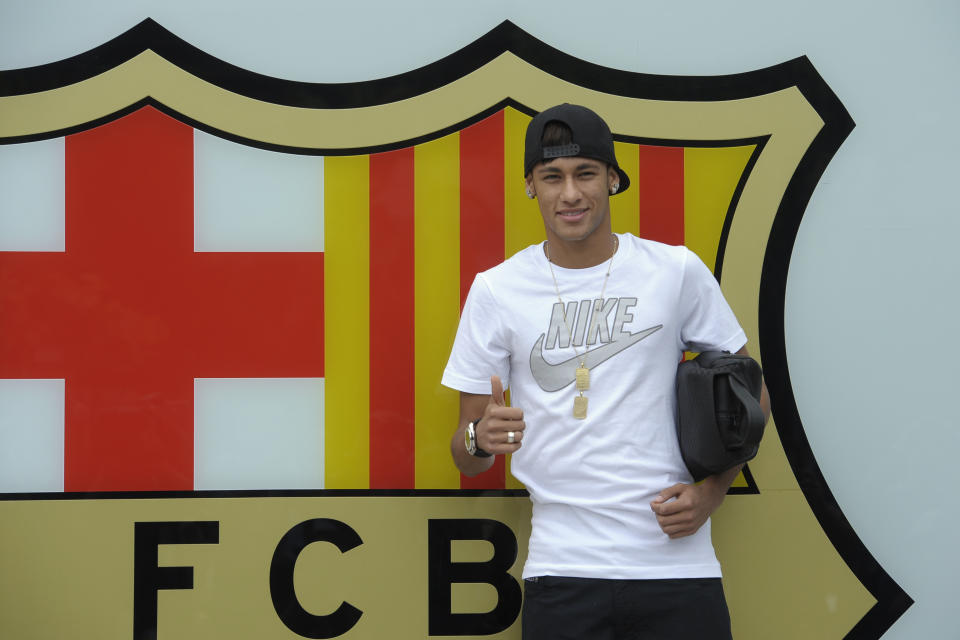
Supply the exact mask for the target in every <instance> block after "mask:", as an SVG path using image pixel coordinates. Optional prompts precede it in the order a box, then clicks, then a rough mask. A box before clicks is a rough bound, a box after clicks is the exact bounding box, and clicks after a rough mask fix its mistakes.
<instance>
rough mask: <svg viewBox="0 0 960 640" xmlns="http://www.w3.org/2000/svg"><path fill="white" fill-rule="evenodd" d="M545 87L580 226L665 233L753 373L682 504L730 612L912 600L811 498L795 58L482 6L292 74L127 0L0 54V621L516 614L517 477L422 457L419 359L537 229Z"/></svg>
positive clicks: (436, 386)
mask: <svg viewBox="0 0 960 640" xmlns="http://www.w3.org/2000/svg"><path fill="white" fill-rule="evenodd" d="M560 102H572V103H578V104H583V105H586V106H589V107H591V108H592V109H594V110H596V111H597V112H599V113H601V114H602V115H603V116H604V118H605V119H606V120H607V122H608V123H609V124H610V126H611V129H612V131H613V134H614V138H615V141H616V142H615V144H616V153H617V157H618V159H619V161H620V164H621V166H622V167H623V168H624V170H625V171H626V173H627V174H628V175H630V176H631V177H633V176H636V178H635V179H634V180H632V182H633V186H634V188H631V189H630V190H629V191H628V192H626V193H624V194H622V195H620V196H618V197H617V198H615V199H613V200H612V201H611V206H612V218H613V227H614V231H618V232H632V233H634V234H637V235H640V236H643V237H647V238H651V239H654V240H659V241H661V242H665V243H670V244H685V245H687V246H688V247H690V248H691V249H692V250H694V251H695V252H696V253H697V254H698V255H699V256H700V257H701V258H702V259H703V261H704V262H705V263H706V264H707V265H708V266H709V267H711V268H712V269H713V272H714V274H715V276H716V277H717V279H718V280H719V282H720V284H721V287H722V289H723V292H724V294H725V296H726V298H727V299H728V300H729V301H730V303H731V306H732V307H733V309H734V311H735V312H736V314H737V316H738V318H739V320H740V322H741V323H742V324H743V326H744V329H745V330H746V332H747V334H748V337H749V340H750V343H749V344H750V349H751V352H752V354H753V355H754V356H756V357H757V358H758V359H759V360H760V361H761V364H762V365H763V367H764V370H765V372H766V380H767V385H768V387H769V391H770V395H771V401H772V402H771V404H772V406H773V422H772V423H771V425H770V427H769V428H768V430H767V434H766V437H765V439H764V441H763V444H762V446H761V450H760V454H759V455H758V457H757V458H756V459H755V460H753V461H752V462H751V463H750V464H749V466H748V467H747V468H745V470H744V472H743V473H742V474H741V476H740V477H739V478H738V479H737V481H736V482H735V483H734V486H733V487H732V488H731V494H733V495H731V496H730V497H729V498H728V499H727V501H726V502H725V504H724V506H723V507H722V508H721V510H720V511H718V512H717V514H716V515H715V517H714V529H713V530H714V542H715V544H716V546H717V549H718V554H719V556H720V559H721V561H722V562H723V563H724V568H725V583H726V589H727V596H728V600H729V602H730V606H731V611H732V616H733V620H734V635H735V636H736V637H742V638H772V637H776V638H807V637H823V638H844V637H847V638H865V639H867V638H879V637H880V636H881V635H882V634H883V633H884V631H885V630H886V629H887V628H889V627H890V625H892V624H893V622H894V621H896V619H897V618H898V617H899V616H900V615H901V614H902V613H903V612H904V611H905V610H906V608H907V607H909V606H910V604H911V600H910V598H909V596H908V595H907V594H906V593H905V592H904V591H903V590H902V589H901V588H900V587H899V586H898V585H897V583H896V581H895V580H894V579H893V578H892V577H891V576H889V575H888V574H887V573H886V572H885V571H884V569H883V568H882V567H881V566H880V565H879V564H878V563H877V562H876V561H875V560H874V559H873V557H872V556H871V554H870V552H869V550H868V549H867V548H866V547H865V546H864V545H863V544H862V543H861V541H860V539H859V537H858V536H857V533H856V532H855V531H854V530H853V529H852V527H851V526H850V525H849V524H848V523H847V521H846V519H845V518H844V515H843V513H842V512H841V510H840V508H839V506H838V504H837V502H836V501H835V500H834V498H833V497H832V494H831V492H830V489H829V487H828V486H827V484H826V482H825V480H824V478H823V476H822V474H821V473H820V471H819V469H818V467H817V464H816V461H815V459H814V457H813V454H812V452H811V450H810V447H809V446H808V444H807V440H806V437H805V435H804V430H803V425H802V424H801V420H800V416H799V413H798V411H797V408H796V403H795V400H794V397H793V390H792V388H791V385H790V375H789V367H788V362H787V358H786V352H785V347H784V317H783V308H784V291H785V288H786V279H787V272H788V268H789V263H790V255H791V250H792V247H793V242H794V238H795V235H796V232H797V229H798V227H799V224H800V220H801V218H802V216H803V213H804V209H805V207H806V204H807V201H808V199H809V198H810V196H811V194H812V193H813V190H814V188H815V186H816V184H817V181H818V180H819V178H820V175H821V174H822V172H823V171H824V169H825V168H826V166H827V164H828V163H829V162H830V160H831V158H832V157H833V155H834V154H835V153H836V152H837V150H838V149H839V148H840V147H841V145H842V144H843V142H844V139H845V138H846V137H847V135H848V134H849V133H850V131H851V130H852V129H853V127H854V122H853V120H852V118H851V117H850V115H849V114H848V113H847V111H846V110H845V108H844V106H843V105H842V104H841V102H840V101H839V99H838V98H837V97H836V96H835V95H834V93H833V92H832V91H831V90H830V88H829V87H828V86H827V85H826V84H825V82H824V81H823V80H822V79H821V78H820V76H819V75H818V74H817V72H816V70H815V68H814V67H813V65H812V64H811V62H810V61H809V60H807V59H805V58H798V59H795V60H791V61H788V62H785V63H783V64H781V65H778V66H775V67H771V68H767V69H762V70H757V71H745V72H744V73H742V74H737V75H730V76H715V77H671V76H650V75H643V74H638V73H632V72H626V71H618V70H615V69H610V68H605V67H600V66H596V65H594V64H590V63H587V62H584V61H582V60H578V59H576V58H573V57H571V56H569V55H567V54H565V53H563V52H562V51H558V50H556V49H553V48H551V47H549V46H547V45H545V44H544V43H542V42H540V41H538V40H536V39H534V38H533V37H531V36H530V35H528V34H526V33H524V32H523V31H522V30H520V29H518V28H517V27H515V26H514V25H512V24H511V23H509V22H505V23H503V24H501V25H500V26H498V27H497V28H495V29H494V30H493V31H491V32H489V33H487V34H486V35H485V36H483V37H482V38H480V39H479V40H477V41H476V42H474V43H472V44H470V45H469V46H467V47H465V48H464V49H462V50H460V51H456V52H452V53H451V54H450V55H449V56H447V57H445V58H443V59H440V60H437V61H436V62H434V63H432V64H430V65H428V66H426V67H423V68H420V69H415V70H411V71H409V72H407V73H404V74H401V75H398V76H393V77H389V78H384V79H380V80H372V81H368V82H360V83H346V84H311V83H303V82H295V81H290V80H283V79H279V78H273V77H268V76H264V75H259V74H257V73H253V72H251V71H247V70H245V69H241V68H238V67H234V66H231V65H230V64H227V63H226V62H223V61H221V60H218V59H216V58H214V57H213V56H211V55H209V54H207V53H205V52H203V51H201V50H199V49H197V48H195V47H194V46H192V45H191V44H190V43H188V42H185V41H183V40H181V39H179V38H178V37H177V36H175V35H173V34H172V33H170V32H169V31H167V30H165V29H164V28H163V27H162V26H160V25H159V24H157V23H156V22H153V21H150V20H147V21H145V22H143V23H141V24H139V25H137V26H136V27H134V28H133V29H131V30H130V31H128V32H126V33H124V34H122V35H120V36H119V37H117V38H116V39H115V40H112V41H110V42H107V43H104V44H103V45H101V46H100V47H98V48H96V49H94V50H92V51H89V52H87V53H84V54H81V55H78V56H76V57H74V58H69V59H66V60H63V61H60V62H56V63H53V64H49V65H45V66H41V67H33V68H27V69H18V70H9V71H2V72H0V166H2V167H4V171H5V172H8V177H9V176H15V178H10V179H8V180H6V181H5V182H4V184H5V185H7V186H6V187H5V191H6V193H4V194H0V208H2V211H0V229H2V230H3V231H2V233H3V235H2V237H0V398H3V399H4V404H3V405H2V406H3V411H4V413H5V416H3V417H2V418H0V448H2V449H4V450H5V451H7V452H8V453H10V456H9V459H10V460H11V461H12V462H11V464H10V465H9V466H8V468H6V469H0V492H2V493H0V545H2V547H3V549H4V558H3V560H2V561H0V562H2V566H3V569H2V571H0V593H3V594H4V596H3V598H0V636H4V637H24V638H26V637H36V638H49V637H58V636H60V635H68V634H73V635H76V636H78V637H98V638H129V637H131V635H133V637H135V638H147V637H154V636H152V635H151V634H154V633H155V634H156V635H155V637H157V638H161V639H162V638H228V637H240V636H241V634H249V637H278V638H288V637H289V638H297V637H313V638H321V637H341V636H342V637H344V638H378V637H387V635H385V633H386V634H389V637H393V638H424V637H429V636H434V635H435V636H464V637H472V636H489V635H493V636H494V637H502V638H519V637H520V635H519V634H520V630H519V626H520V625H519V620H518V613H519V610H520V599H521V594H520V589H519V580H518V578H519V572H520V567H521V566H522V561H523V557H522V556H523V553H524V552H523V549H524V548H525V537H526V535H528V533H529V505H528V503H527V499H526V497H525V492H524V489H523V486H522V485H521V484H520V483H519V482H517V481H516V480H515V479H514V478H513V477H512V476H511V474H510V471H509V460H507V461H504V460H503V456H501V457H500V460H499V461H498V462H497V464H495V465H494V467H493V468H492V469H491V470H490V471H488V472H487V473H484V474H481V475H480V476H477V477H475V478H466V477H461V476H460V475H459V473H458V472H457V471H456V468H455V467H454V466H453V464H452V462H451V460H450V455H449V448H448V447H449V440H450V435H451V433H452V432H453V430H454V429H455V427H456V421H457V412H458V400H457V396H456V394H455V393H454V392H452V391H450V390H449V389H446V388H444V387H442V386H441V385H440V375H441V373H442V370H443V367H444V364H445V362H446V358H447V355H448V354H449V351H450V346H451V344H452V341H453V336H454V333H455V331H456V327H457V322H458V317H459V313H460V309H461V307H462V304H463V302H464V299H465V297H466V294H467V291H468V290H469V287H470V284H471V283H472V281H473V277H474V275H475V274H476V273H477V272H479V271H482V270H485V269H487V268H489V267H492V266H493V265H495V264H497V263H499V262H501V261H502V260H504V258H506V257H509V256H510V255H512V254H513V253H515V252H516V251H518V250H520V249H522V248H523V247H526V246H527V245H529V244H531V243H534V242H539V241H541V240H542V239H543V226H542V222H541V220H540V217H539V214H538V212H537V209H536V205H535V204H534V203H532V202H531V201H529V200H528V199H527V198H526V196H525V194H524V190H523V167H522V137H523V133H524V130H525V127H526V124H527V122H529V120H530V118H531V117H532V116H533V115H534V114H535V113H537V112H539V111H540V110H542V109H544V108H546V107H549V106H551V105H554V104H557V103H560ZM14 523H16V524H14ZM314 543H318V544H314ZM158 554H159V555H158ZM294 565H296V569H295V568H294ZM91 587H93V588H91ZM41 594H42V595H41ZM384 630H389V631H384ZM244 637H245V636H244Z"/></svg>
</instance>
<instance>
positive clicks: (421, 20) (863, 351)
mask: <svg viewBox="0 0 960 640" xmlns="http://www.w3.org/2000/svg"><path fill="white" fill-rule="evenodd" d="M62 4H63V5H64V6H58V3H52V2H49V3H48V2H32V3H27V2H22V3H14V2H8V3H4V4H3V5H2V6H0V68H3V69H16V68H23V67H28V66H32V65H38V64H44V63H47V62H53V61H57V60H60V59H63V58H66V57H69V56H72V55H75V54H77V53H80V52H82V51H85V50H87V49H90V48H92V47H94V46H97V45H99V44H101V43H102V42H104V41H106V40H108V39H110V38H112V37H114V36H116V35H117V34H119V33H121V32H123V31H125V30H126V29H128V28H129V27H131V26H132V25H134V24H136V23H137V22H139V21H140V20H141V19H143V18H145V17H152V18H154V19H155V20H157V21H158V22H160V23H161V24H162V25H164V26H165V27H166V28H167V29H169V30H171V31H173V32H174V33H176V34H177V35H179V36H180V37H182V38H184V39H186V40H187V41H189V42H191V43H192V44H194V45H196V46H198V47H200V48H201V49H203V50H205V51H207V52H209V53H211V54H213V55H215V56H217V57H219V58H221V59H224V60H226V61H228V62H231V63H233V64H235V65H238V66H240V67H243V68H246V69H250V70H254V71H258V72H261V73H264V74H268V75H273V76H278V77H284V78H290V79H297V80H304V81H315V82H344V81H361V80H367V79H372V78H378V77H384V76H388V75H392V74H397V73H403V72H406V71H409V70H411V69H415V68H418V67H420V66H423V65H425V64H427V63H430V62H432V61H434V60H437V59H439V58H441V57H443V56H445V55H447V54H449V53H450V52H452V51H455V50H457V49H459V48H460V47H462V46H464V45H466V44H468V43H469V42H471V41H473V40H475V39H476V38H477V37H479V36H480V35H482V34H483V33H485V32H487V31H488V30H489V29H491V28H492V27H494V26H495V25H496V24H498V23H500V22H501V21H502V20H504V19H509V20H511V21H513V22H514V23H515V24H517V25H518V26H520V27H521V28H523V29H524V30H526V31H528V32H529V33H531V34H532V35H534V36H535V37H537V38H540V39H542V40H543V41H545V42H546V43H548V44H550V45H552V46H554V47H556V48H558V49H561V50H562V51H564V52H566V53H569V54H571V55H573V56H576V57H579V58H582V59H584V60H588V61H590V62H594V63H597V64H601V65H605V66H608V67H613V68H617V69H623V70H629V71H638V72H645V73H656V74H692V75H706V74H720V73H740V72H744V71H747V70H751V69H756V68H760V67H765V66H769V65H772V64H776V63H779V62H783V61H785V60H788V59H792V58H794V57H797V56H800V55H806V56H808V57H809V58H810V60H811V61H812V62H813V64H814V65H815V66H816V68H817V69H818V71H819V72H820V73H821V75H823V77H824V78H825V80H826V81H827V83H828V84H829V85H830V87H831V88H832V89H833V90H834V91H835V92H836V93H837V95H838V97H839V98H840V99H841V101H842V102H843V103H844V104H845V106H846V107H847V109H848V110H849V112H850V114H851V115H852V117H853V119H854V120H855V121H856V123H857V127H856V129H854V131H853V133H852V134H851V136H850V138H849V139H848V140H847V141H846V142H845V144H844V145H843V146H842V147H841V149H840V151H839V153H838V154H837V155H836V156H835V157H834V159H833V161H832V162H831V163H830V165H829V166H828V167H827V170H826V173H825V174H824V176H823V179H822V180H821V181H820V183H819V185H818V186H817V189H816V191H815V192H814V194H813V197H812V199H811V201H810V203H809V205H808V207H807V209H806V213H805V215H804V218H803V223H802V224H801V226H800V229H799V233H798V236H797V241H796V244H795V247H794V251H793V255H792V259H791V262H790V272H789V281H788V288H787V297H786V308H785V318H786V344H787V355H788V358H789V363H790V372H791V384H792V386H793V389H794V393H795V396H796V399H797V404H798V408H799V412H800V414H801V417H802V419H803V424H804V427H805V429H806V433H807V436H808V438H809V440H810V443H811V447H812V449H813V451H814V453H815V455H816V457H817V461H818V462H819V464H820V468H821V470H822V471H823V473H824V476H825V478H826V480H827V482H828V484H829V486H830V488H831V489H832V491H833V493H834V495H835V497H836V499H837V501H838V503H839V505H840V506H841V507H842V509H843V512H844V514H845V515H846V517H847V518H848V519H849V521H850V523H851V525H852V527H853V529H854V530H855V531H856V532H857V534H858V535H859V536H860V538H861V540H862V541H863V542H864V544H865V545H866V547H867V548H868V549H869V550H870V551H871V552H872V554H873V555H874V556H875V558H876V559H877V561H878V562H879V563H880V565H882V566H883V567H884V569H886V571H887V572H888V573H889V574H890V575H891V576H892V577H893V578H894V579H895V580H896V581H897V582H898V583H899V584H900V585H901V586H902V587H903V589H904V590H905V591H906V592H907V593H908V594H909V595H910V596H911V597H912V598H913V599H914V600H915V601H916V603H915V604H914V605H913V606H912V607H911V608H910V609H909V610H908V611H907V612H906V614H905V615H904V616H903V617H902V618H901V619H900V620H899V621H898V622H897V623H896V624H895V625H894V626H893V627H892V628H891V629H890V631H889V632H888V633H887V634H885V635H884V638H885V640H886V639H887V638H894V639H913V638H940V637H956V633H957V632H956V629H957V627H958V626H960V625H958V623H957V620H956V616H955V613H954V607H953V604H952V596H951V593H952V592H953V591H954V589H953V588H952V587H953V584H954V582H955V574H956V571H957V569H958V568H960V559H958V556H957V553H956V551H955V549H954V548H953V545H952V544H951V542H952V539H953V538H954V537H955V535H954V531H956V529H957V528H958V525H960V507H958V506H957V504H958V501H957V500H956V497H955V495H954V494H953V492H952V491H951V489H950V487H951V486H952V480H953V478H952V474H950V475H948V474H949V472H948V469H950V468H951V467H952V465H950V461H951V460H952V459H953V453H954V452H955V451H956V450H957V448H958V445H960V435H958V433H960V431H958V429H957V426H958V425H957V419H956V417H955V412H954V411H952V410H951V409H952V407H951V406H950V405H949V404H948V403H950V401H951V400H952V398H953V387H954V385H955V383H956V382H957V380H958V377H957V375H956V373H955V372H954V367H953V366H952V362H953V360H954V358H955V356H956V355H957V354H956V352H957V349H956V347H954V346H953V345H952V341H951V339H950V336H951V334H952V331H951V330H952V329H953V327H954V325H955V324H956V323H955V321H954V318H955V317H956V315H957V313H958V311H960V303H958V302H957V298H956V296H955V295H954V292H955V291H956V280H957V277H958V276H960V258H958V257H957V256H956V253H955V252H954V251H953V247H954V242H953V238H954V235H955V233H956V232H957V231H960V222H958V220H960V218H958V214H960V211H958V206H957V204H956V199H955V197H954V196H953V191H952V189H951V186H952V185H953V182H954V180H955V178H954V173H955V170H956V168H957V161H956V158H955V154H954V152H953V150H954V149H955V148H956V147H957V143H958V142H960V140H958V138H960V127H958V126H957V124H956V121H955V119H954V118H955V111H956V108H955V105H956V104H957V102H958V98H960V85H958V84H957V83H956V82H955V81H954V77H955V73H956V69H957V68H958V63H960V38H958V37H957V36H958V33H957V32H958V27H960V5H958V4H957V3H955V2H949V1H946V0H944V1H940V2H916V3H910V4H907V3H898V2H848V3H832V2H808V3H796V4H794V5H791V6H789V7H788V6H785V5H773V4H771V3H765V2H749V3H737V4H736V5H728V4H721V3H713V2H706V1H702V2H701V1H698V2H694V3H685V4H684V5H683V6H682V8H681V7H679V6H674V5H664V4H662V3H647V2H615V3H614V2H612V3H608V5H607V6H605V7H589V8H586V7H585V5H583V4H582V3H572V2H571V3H543V4H541V3H524V4H523V5H519V6H514V5H513V3H509V2H498V3H494V2H487V3H482V4H481V3H477V4H467V3H450V2H407V3H403V4H402V5H399V4H398V3H388V2H383V3H372V2H368V3H361V2H358V3H352V4H350V5H349V6H346V5H341V4H332V3H331V4H329V5H327V4H325V3H324V4H323V5H321V4H318V3H307V2H301V3H294V2H289V3H272V4H271V5H270V6H269V9H267V8H266V7H267V5H266V4H262V5H255V4H249V5H240V6H239V7H238V6H237V3H234V2H208V3H204V5H203V7H201V8H197V7H194V6H193V3H188V2H163V3H160V2H155V3H153V2H87V3H83V4H75V3H69V4H67V3H62ZM358 43H359V44H358ZM825 362H830V363H831V364H829V365H827V364H824V363H825ZM774 411H775V414H774V415H775V417H776V408H775V409H774Z"/></svg>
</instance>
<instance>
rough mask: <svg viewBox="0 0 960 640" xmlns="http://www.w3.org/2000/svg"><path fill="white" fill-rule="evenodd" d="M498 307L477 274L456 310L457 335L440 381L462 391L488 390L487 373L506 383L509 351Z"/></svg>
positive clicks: (505, 386)
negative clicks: (461, 309) (459, 311)
mask: <svg viewBox="0 0 960 640" xmlns="http://www.w3.org/2000/svg"><path fill="white" fill-rule="evenodd" d="M500 314H501V309H500V306H499V304H498V303H497V301H496V299H495V298H494V296H493V293H492V292H491V291H490V287H489V285H488V284H487V282H486V280H485V279H484V278H483V274H478V275H477V277H476V278H474V280H473V284H472V285H471V286H470V293H468V294H467V300H466V302H465V303H464V305H463V313H461V314H460V325H459V326H458V327H457V337H456V338H455V339H454V342H453V349H452V351H451V353H450V359H449V360H448V361H447V366H446V368H445V369H444V371H443V378H442V379H441V380H440V383H441V384H443V385H444V386H445V387H450V388H451V389H456V390H457V391H463V392H466V393H481V394H482V393H490V376H493V375H497V376H500V380H501V381H502V382H503V387H504V389H506V388H508V387H509V385H510V351H509V348H508V344H509V343H508V342H507V339H506V335H505V332H504V329H503V322H502V318H501V315H500Z"/></svg>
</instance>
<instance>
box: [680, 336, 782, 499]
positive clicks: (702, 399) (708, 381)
mask: <svg viewBox="0 0 960 640" xmlns="http://www.w3.org/2000/svg"><path fill="white" fill-rule="evenodd" d="M762 384H763V372H762V371H761V369H760V365H759V364H758V363H757V361H756V360H754V359H753V358H751V357H750V356H744V355H737V354H732V353H728V352H726V351H704V352H703V353H701V354H700V355H698V356H697V357H696V358H694V359H693V360H687V361H685V362H681V363H680V366H679V367H678V368H677V438H678V440H679V442H680V453H681V454H682V455H683V461H684V463H686V465H687V469H689V470H690V474H691V475H692V476H693V479H694V480H696V481H700V480H702V479H704V478H706V477H707V476H710V475H714V474H716V473H720V472H722V471H726V470H727V469H730V468H733V467H735V466H737V465H738V464H742V463H744V462H746V461H748V460H752V459H753V458H754V456H756V455H757V450H758V449H759V448H760V438H762V437H763V427H764V425H765V424H766V418H765V417H764V415H763V409H762V408H761V407H760V390H761V388H762Z"/></svg>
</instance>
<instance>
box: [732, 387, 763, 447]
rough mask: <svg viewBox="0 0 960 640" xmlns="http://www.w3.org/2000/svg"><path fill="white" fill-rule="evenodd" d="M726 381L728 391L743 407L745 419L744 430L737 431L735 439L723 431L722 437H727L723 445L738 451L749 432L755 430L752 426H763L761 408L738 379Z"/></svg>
mask: <svg viewBox="0 0 960 640" xmlns="http://www.w3.org/2000/svg"><path fill="white" fill-rule="evenodd" d="M728 381H729V382H730V390H731V391H733V394H734V395H735V396H737V400H739V401H740V404H741V405H742V406H743V409H744V411H745V412H746V414H747V419H746V421H745V423H744V425H745V426H744V428H743V429H738V430H737V434H736V436H737V437H732V436H733V435H734V434H733V433H731V432H730V431H726V430H725V431H724V433H723V435H725V436H727V437H725V438H724V444H725V445H726V446H727V449H739V448H740V447H742V446H743V445H744V444H745V443H746V441H747V437H748V435H749V432H750V431H751V430H753V429H754V428H755V427H754V426H753V425H760V426H762V425H763V423H764V418H763V408H762V407H761V406H760V403H759V402H757V399H756V398H754V397H753V394H752V393H750V390H749V389H748V388H747V386H746V385H745V384H743V382H741V381H740V378H738V377H737V376H734V375H731V376H728Z"/></svg>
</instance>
